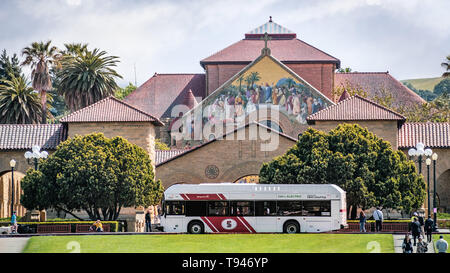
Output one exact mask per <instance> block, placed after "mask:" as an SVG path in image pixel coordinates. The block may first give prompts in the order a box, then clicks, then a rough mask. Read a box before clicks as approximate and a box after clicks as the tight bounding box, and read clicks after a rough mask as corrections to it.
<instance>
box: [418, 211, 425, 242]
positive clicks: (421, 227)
mask: <svg viewBox="0 0 450 273" xmlns="http://www.w3.org/2000/svg"><path fill="white" fill-rule="evenodd" d="M417 219H418V220H419V224H420V234H422V238H424V239H425V220H424V219H423V216H422V213H420V214H419V215H418V216H417Z"/></svg>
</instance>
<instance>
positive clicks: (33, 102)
mask: <svg viewBox="0 0 450 273" xmlns="http://www.w3.org/2000/svg"><path fill="white" fill-rule="evenodd" d="M10 78H11V80H1V81H0V123H2V124H5V123H12V124H25V123H38V122H39V121H40V120H41V116H42V107H41V102H40V101H39V95H38V93H37V92H36V91H34V89H33V88H32V87H30V86H29V83H27V81H26V79H25V76H24V75H23V74H22V75H20V76H19V77H16V76H15V75H13V74H10Z"/></svg>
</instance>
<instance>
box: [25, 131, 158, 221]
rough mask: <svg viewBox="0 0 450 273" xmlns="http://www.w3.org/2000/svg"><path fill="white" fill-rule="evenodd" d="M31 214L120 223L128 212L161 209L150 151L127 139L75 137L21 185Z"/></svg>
mask: <svg viewBox="0 0 450 273" xmlns="http://www.w3.org/2000/svg"><path fill="white" fill-rule="evenodd" d="M22 189H23V195H22V198H21V203H22V204H23V206H24V207H25V208H27V209H39V210H41V209H49V208H54V209H57V210H62V211H65V212H66V213H69V214H71V215H73V216H75V217H77V218H79V217H78V216H77V215H76V211H77V210H85V211H86V212H87V213H88V215H89V218H90V219H91V220H96V219H103V220H115V219H117V217H118V216H119V213H120V210H121V208H123V207H132V206H135V207H137V206H143V207H147V206H149V205H155V204H158V203H159V201H160V199H161V197H162V193H163V187H162V184H161V182H160V181H159V180H158V181H155V178H154V172H153V166H152V163H151V160H150V158H149V156H148V154H147V152H146V151H145V150H144V149H142V148H141V147H139V146H137V145H134V144H131V143H130V142H128V141H127V140H126V139H124V138H122V137H114V138H112V139H109V138H106V137H105V136H104V135H103V134H101V133H96V134H90V135H86V136H75V137H74V138H69V139H68V140H66V141H64V142H63V143H61V144H60V145H59V146H58V148H57V149H56V151H55V152H54V153H53V154H52V155H50V156H49V157H48V158H47V159H46V160H43V161H42V162H41V164H40V165H39V170H38V171H35V170H29V171H28V172H27V175H26V176H25V177H24V178H23V180H22Z"/></svg>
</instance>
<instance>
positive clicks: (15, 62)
mask: <svg viewBox="0 0 450 273" xmlns="http://www.w3.org/2000/svg"><path fill="white" fill-rule="evenodd" d="M21 73H22V69H21V67H20V65H19V59H18V58H17V54H14V55H13V56H12V57H9V56H8V55H7V54H6V49H3V51H2V55H1V56H0V80H1V79H4V80H8V81H10V80H12V78H13V77H16V78H18V77H20V74H21Z"/></svg>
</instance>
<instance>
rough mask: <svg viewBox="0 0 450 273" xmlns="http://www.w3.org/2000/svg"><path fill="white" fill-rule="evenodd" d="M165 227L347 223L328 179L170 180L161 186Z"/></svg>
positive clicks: (307, 228)
mask: <svg viewBox="0 0 450 273" xmlns="http://www.w3.org/2000/svg"><path fill="white" fill-rule="evenodd" d="M162 207H163V211H162V215H161V227H162V228H163V231H165V232H188V233H197V234H198V233H216V232H240V233H255V232H285V233H299V232H325V231H331V230H338V229H340V228H343V227H345V226H346V225H347V222H346V201H345V191H344V190H342V189H341V188H340V187H338V186H336V185H331V184H235V183H214V184H176V185H172V186H170V187H169V188H168V189H167V190H166V191H165V192H164V200H163V205H162Z"/></svg>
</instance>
